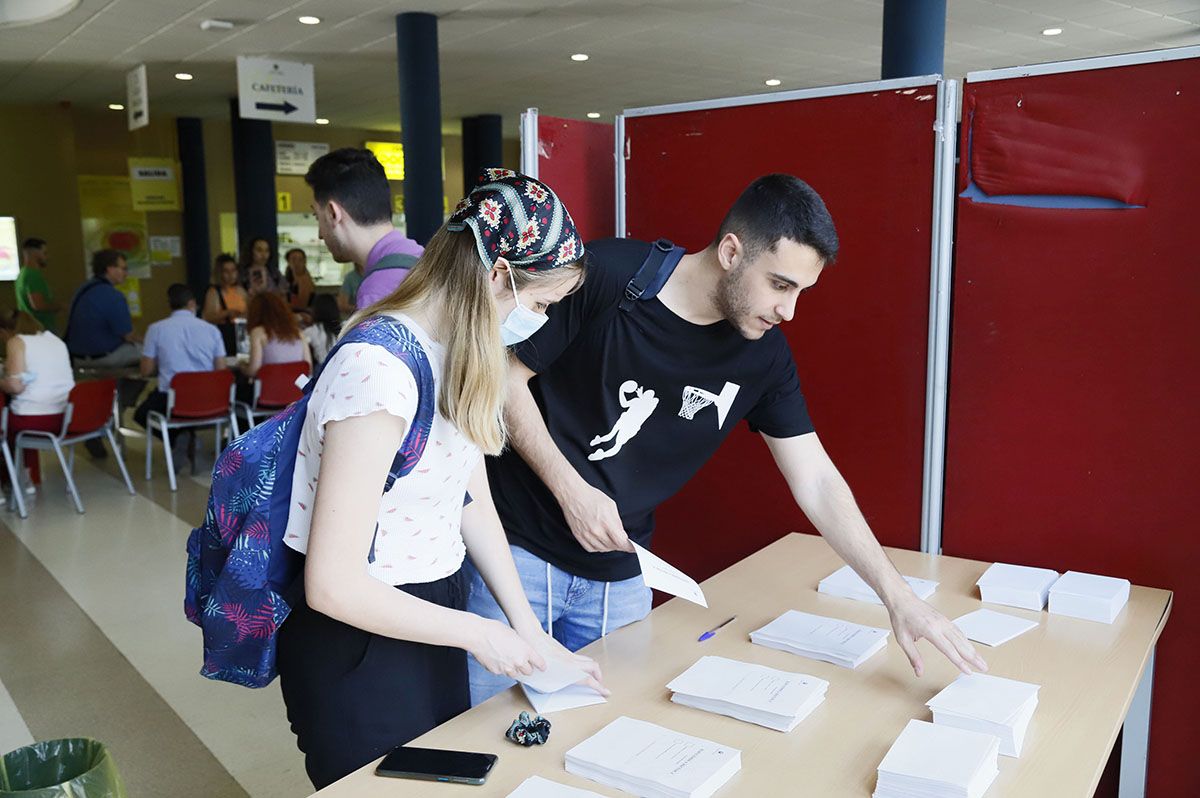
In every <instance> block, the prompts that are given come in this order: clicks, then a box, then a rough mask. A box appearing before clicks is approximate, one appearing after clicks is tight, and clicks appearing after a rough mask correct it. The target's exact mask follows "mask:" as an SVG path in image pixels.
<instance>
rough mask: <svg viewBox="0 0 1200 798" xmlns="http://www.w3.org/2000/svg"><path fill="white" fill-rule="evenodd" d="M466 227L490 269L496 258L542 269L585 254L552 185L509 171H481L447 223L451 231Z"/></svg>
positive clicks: (568, 261)
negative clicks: (471, 233)
mask: <svg viewBox="0 0 1200 798" xmlns="http://www.w3.org/2000/svg"><path fill="white" fill-rule="evenodd" d="M468 227H470V228H471V231H472V232H473V233H474V234H475V242H476V244H477V245H478V247H479V257H481V258H483V262H484V264H485V265H486V266H487V267H488V268H489V269H490V268H491V267H492V266H494V265H495V264H496V261H497V260H498V259H499V258H504V259H505V260H507V261H508V262H509V263H511V264H512V265H513V267H515V268H518V269H526V270H528V271H545V270H547V269H553V268H556V267H558V266H566V265H567V264H569V263H574V262H575V261H577V260H579V259H580V258H582V257H583V242H582V241H580V240H579V233H578V232H577V231H576V230H575V222H573V221H572V220H571V214H569V213H567V209H566V207H565V206H564V205H563V204H562V202H560V201H559V199H558V197H557V196H555V194H554V192H553V191H551V190H550V187H549V186H547V185H546V184H545V183H542V182H539V181H537V180H535V179H533V178H532V177H529V176H528V175H523V174H519V173H517V172H514V171H512V170H511V169H484V170H483V172H482V173H481V174H480V176H479V180H478V185H476V186H475V188H473V189H471V193H470V194H468V195H467V196H466V197H465V198H464V199H463V200H462V201H461V202H459V203H458V207H457V208H455V209H454V213H453V214H451V216H450V220H449V221H448V222H447V223H446V228H447V229H448V230H450V231H452V232H461V231H463V230H465V229H466V228H468Z"/></svg>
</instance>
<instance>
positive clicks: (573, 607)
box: [465, 546, 651, 706]
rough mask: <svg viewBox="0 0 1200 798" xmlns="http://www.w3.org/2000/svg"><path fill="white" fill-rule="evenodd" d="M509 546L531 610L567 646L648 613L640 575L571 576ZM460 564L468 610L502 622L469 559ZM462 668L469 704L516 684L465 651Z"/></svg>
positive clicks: (572, 647) (575, 648)
mask: <svg viewBox="0 0 1200 798" xmlns="http://www.w3.org/2000/svg"><path fill="white" fill-rule="evenodd" d="M509 548H511V549H512V556H513V562H515V563H516V565H517V574H518V575H519V576H520V577H521V586H522V587H523V588H524V589H525V595H526V597H528V599H529V606H530V607H532V608H533V613H534V615H536V616H537V617H538V618H539V619H540V620H541V622H542V628H543V629H545V630H546V631H547V632H549V633H551V634H552V635H553V636H554V639H555V640H557V641H558V642H560V643H562V644H563V645H564V646H566V647H567V648H568V649H570V650H571V651H578V650H579V649H581V648H583V647H584V646H586V645H587V644H588V643H591V642H594V641H596V640H599V639H600V638H601V637H603V636H604V635H605V634H607V633H608V632H611V631H613V630H614V629H620V628H621V627H622V626H626V625H628V624H631V623H633V622H634V621H640V620H641V619H642V618H645V617H646V616H647V615H649V614H650V598H651V594H650V588H648V587H646V584H645V583H644V582H643V581H642V577H641V576H635V577H633V578H631V579H624V580H622V581H620V582H598V581H594V580H591V579H584V578H582V577H578V576H572V575H571V574H569V573H567V572H566V571H563V570H561V569H559V568H555V567H554V566H553V565H550V564H549V563H547V562H546V561H545V560H543V559H541V558H539V557H536V556H534V555H533V554H530V553H529V552H527V551H525V549H522V548H520V547H518V546H510V547H509ZM465 567H466V569H467V577H468V579H469V580H470V587H469V588H468V593H467V611H468V612H473V613H475V614H476V615H482V616H483V617H484V618H491V619H492V620H496V621H500V622H502V623H507V622H508V619H507V618H506V617H505V615H504V611H503V610H502V609H500V605H499V604H497V603H496V599H495V598H494V597H493V596H492V592H491V591H490V590H488V587H487V585H486V584H484V581H483V577H482V576H480V574H479V571H477V570H476V569H475V567H474V566H473V565H472V564H471V562H470V560H469V559H468V560H467V562H466V563H465ZM547 581H549V590H547ZM547 594H550V601H549V602H547V600H546V599H547ZM467 670H468V672H469V673H470V676H471V706H475V705H476V704H481V703H483V702H484V701H487V700H488V699H489V698H491V697H492V696H494V695H495V694H496V693H499V692H501V691H502V690H507V689H508V688H509V687H512V686H513V685H514V684H516V682H514V681H513V680H512V679H509V678H508V677H507V676H497V675H495V674H493V673H491V672H490V671H488V669H487V668H485V667H483V666H482V665H480V664H479V663H478V662H476V661H475V658H474V657H472V656H468V657H467Z"/></svg>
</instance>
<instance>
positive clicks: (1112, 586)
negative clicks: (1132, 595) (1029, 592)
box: [1050, 571, 1129, 623]
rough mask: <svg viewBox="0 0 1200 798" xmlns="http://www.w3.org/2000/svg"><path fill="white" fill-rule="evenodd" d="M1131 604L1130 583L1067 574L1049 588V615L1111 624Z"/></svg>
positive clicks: (1103, 577)
mask: <svg viewBox="0 0 1200 798" xmlns="http://www.w3.org/2000/svg"><path fill="white" fill-rule="evenodd" d="M1127 601H1129V580H1128V579H1116V578H1114V577H1111V576H1097V575H1095V574H1081V573H1079V572H1078V571H1067V572H1066V573H1065V574H1063V575H1062V579H1059V580H1058V581H1057V582H1055V583H1054V587H1053V588H1051V589H1050V612H1052V613H1054V614H1055V615H1070V616H1071V617H1072V618H1083V619H1084V620H1088V621H1100V622H1102V623H1112V622H1113V621H1115V620H1116V619H1117V616H1118V615H1120V614H1121V609H1122V608H1123V607H1124V606H1125V603H1126V602H1127Z"/></svg>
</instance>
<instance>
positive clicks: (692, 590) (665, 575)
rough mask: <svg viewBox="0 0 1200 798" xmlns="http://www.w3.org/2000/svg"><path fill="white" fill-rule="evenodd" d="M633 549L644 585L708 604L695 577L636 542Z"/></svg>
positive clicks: (704, 605) (698, 602)
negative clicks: (640, 567) (640, 568)
mask: <svg viewBox="0 0 1200 798" xmlns="http://www.w3.org/2000/svg"><path fill="white" fill-rule="evenodd" d="M633 550H634V551H635V552H637V558H638V564H639V565H641V566H642V579H643V581H645V583H646V587H652V588H654V589H655V590H661V591H663V592H664V593H670V594H671V595H672V596H679V597H680V598H682V599H687V600H688V601H691V602H694V603H696V604H699V605H700V606H701V607H707V606H708V602H707V601H706V600H705V598H704V591H703V590H701V589H700V585H698V584H696V580H695V579H692V578H691V577H690V576H688V575H687V574H685V573H684V572H683V571H681V570H679V569H678V568H676V567H675V566H674V565H671V564H670V563H669V562H667V561H666V560H664V559H663V558H662V557H659V556H657V555H655V554H653V553H651V552H650V551H649V550H648V549H645V548H643V547H642V546H639V545H638V544H636V543H634V544H633Z"/></svg>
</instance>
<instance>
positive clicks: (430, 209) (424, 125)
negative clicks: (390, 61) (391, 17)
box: [396, 12, 443, 244]
mask: <svg viewBox="0 0 1200 798" xmlns="http://www.w3.org/2000/svg"><path fill="white" fill-rule="evenodd" d="M396 56H397V61H398V62H399V73H400V141H401V142H402V143H403V144H404V218H405V220H406V222H407V228H408V229H407V231H406V233H407V235H408V237H409V238H411V239H414V240H415V241H417V243H419V244H427V243H429V239H430V238H431V237H432V236H433V234H434V233H435V232H437V229H438V228H439V227H441V226H442V188H443V186H442V93H441V78H440V76H439V73H438V39H437V17H436V16H434V15H433V14H426V13H423V12H410V13H405V14H397V15H396Z"/></svg>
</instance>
